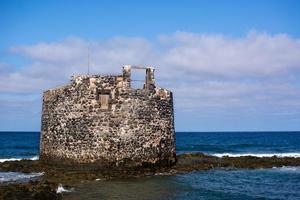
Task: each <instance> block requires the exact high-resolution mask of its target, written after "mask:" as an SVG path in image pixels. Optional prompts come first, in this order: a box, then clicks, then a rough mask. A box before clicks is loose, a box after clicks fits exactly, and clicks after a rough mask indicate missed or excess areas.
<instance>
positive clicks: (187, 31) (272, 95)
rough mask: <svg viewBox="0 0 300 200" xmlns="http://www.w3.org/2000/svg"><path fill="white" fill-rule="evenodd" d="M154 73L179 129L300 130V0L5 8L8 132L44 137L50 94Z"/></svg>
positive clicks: (1, 111) (4, 123) (2, 75)
mask: <svg viewBox="0 0 300 200" xmlns="http://www.w3.org/2000/svg"><path fill="white" fill-rule="evenodd" d="M89 48H90V52H91V55H90V61H91V69H90V70H91V73H93V74H120V73H121V67H122V65H124V64H132V65H146V66H154V67H155V68H156V77H155V78H156V82H157V85H159V86H160V87H164V88H168V89H170V90H171V91H173V95H174V108H175V129H176V131H299V130H300V1H297V0H294V1H290V0H284V1H283V0H263V1H262V0H251V1H250V0H249V1H247V0H243V1H238V0H235V1H233V0H223V1H215V0H209V1H204V0H203V1H200V0H195V1H192V0H185V1H180V0H178V1H176V0H172V1H155V0H152V1H133V0H129V1H114V0H111V1H91V0H85V1H83V0H78V1H66V0H60V1H58V0H51V1H50V0H44V1H37V0H36V1H33V0H9V1H6V0H1V1H0V130H1V131H40V121H41V108H42V92H43V91H45V90H47V89H49V88H52V87H56V86H59V85H63V84H67V83H68V82H69V80H70V77H71V76H72V75H74V74H86V73H87V62H88V61H87V54H88V49H89Z"/></svg>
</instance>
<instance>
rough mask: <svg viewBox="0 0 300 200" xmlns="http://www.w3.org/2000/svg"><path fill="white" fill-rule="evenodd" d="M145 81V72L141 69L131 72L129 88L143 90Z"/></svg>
mask: <svg viewBox="0 0 300 200" xmlns="http://www.w3.org/2000/svg"><path fill="white" fill-rule="evenodd" d="M145 81H146V72H145V70H141V69H134V70H131V87H132V88H133V89H143V88H144V84H145Z"/></svg>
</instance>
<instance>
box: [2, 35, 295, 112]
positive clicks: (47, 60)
mask: <svg viewBox="0 0 300 200" xmlns="http://www.w3.org/2000/svg"><path fill="white" fill-rule="evenodd" d="M89 46H90V48H91V63H92V66H91V71H92V73H99V74H110V73H114V74H116V73H121V66H122V65H123V64H137V65H154V66H157V67H158V68H157V73H156V75H157V81H158V82H159V84H161V85H162V86H164V87H168V88H170V89H171V90H173V91H174V96H175V98H176V99H175V103H176V108H177V109H182V110H194V111H195V110H201V109H206V110H207V109H210V108H217V109H228V108H240V109H243V108H244V109H246V108H247V109H249V108H253V109H254V110H256V111H257V110H259V109H261V110H264V112H265V111H266V110H267V111H266V112H270V113H271V112H276V113H278V112H279V111H278V110H280V112H282V113H283V112H284V113H286V112H288V111H289V110H299V109H300V105H299V103H298V102H300V89H299V83H298V85H297V83H295V80H296V77H297V75H299V74H300V39H298V38H292V37H290V36H288V35H285V34H278V35H269V34H266V33H257V32H250V33H249V34H248V35H246V36H245V37H242V38H232V37H227V36H224V35H221V34H219V35H211V34H195V33H186V32H176V33H174V34H172V35H164V36H160V37H159V39H158V40H156V41H150V40H146V39H144V38H125V37H116V38H111V39H108V40H104V41H86V40H84V39H80V38H69V39H66V40H63V41H57V42H52V43H39V44H33V45H24V46H22V45H20V46H14V47H11V48H10V52H11V53H12V54H14V55H15V56H23V57H26V58H27V59H29V60H30V61H31V63H30V64H28V65H26V66H25V67H22V68H19V70H7V66H8V64H0V72H1V74H0V92H1V93H5V94H8V95H9V94H41V93H42V91H43V90H46V89H48V88H51V87H54V86H56V85H59V84H64V83H66V82H67V81H68V79H69V77H70V76H71V75H73V74H82V73H86V72H87V52H88V47H89ZM280 112H279V113H280Z"/></svg>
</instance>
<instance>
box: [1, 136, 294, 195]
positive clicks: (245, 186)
mask: <svg viewBox="0 0 300 200" xmlns="http://www.w3.org/2000/svg"><path fill="white" fill-rule="evenodd" d="M0 138H1V139H0V162H4V161H5V160H18V159H22V158H26V159H38V152H39V133H38V132H0ZM176 148H177V153H178V154H181V153H186V152H203V153H207V154H210V155H215V156H224V155H230V156H242V155H254V156H259V157H262V156H274V155H277V156H292V157H300V132H209V133H206V132H177V133H176ZM41 175H42V172H41V173H32V174H22V173H16V172H9V173H3V172H0V183H1V182H9V181H26V180H28V179H32V178H35V177H38V176H41ZM62 191H63V190H62ZM63 195H64V199H75V200H76V199H85V200H93V199H95V200H96V199H154V200H155V199H159V200H160V199H187V200H189V199H237V200H240V199H241V200H242V199H300V167H290V166H285V167H281V168H271V169H255V170H246V169H239V170H235V169H230V170H229V169H218V170H210V171H198V172H193V173H186V174H178V175H163V174H160V175H156V176H149V177H143V178H131V179H120V180H118V179H115V180H95V181H89V182H84V183H83V184H81V185H79V186H78V187H76V188H75V189H74V190H72V191H69V192H68V191H65V192H64V193H63Z"/></svg>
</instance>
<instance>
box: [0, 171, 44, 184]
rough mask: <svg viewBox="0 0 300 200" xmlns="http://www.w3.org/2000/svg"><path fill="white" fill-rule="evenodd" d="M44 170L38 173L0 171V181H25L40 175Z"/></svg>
mask: <svg viewBox="0 0 300 200" xmlns="http://www.w3.org/2000/svg"><path fill="white" fill-rule="evenodd" d="M43 174H44V172H39V173H29V174H27V173H20V172H0V183H5V182H26V181H28V180H30V179H32V178H36V177H39V176H42V175H43Z"/></svg>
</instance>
